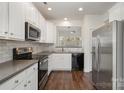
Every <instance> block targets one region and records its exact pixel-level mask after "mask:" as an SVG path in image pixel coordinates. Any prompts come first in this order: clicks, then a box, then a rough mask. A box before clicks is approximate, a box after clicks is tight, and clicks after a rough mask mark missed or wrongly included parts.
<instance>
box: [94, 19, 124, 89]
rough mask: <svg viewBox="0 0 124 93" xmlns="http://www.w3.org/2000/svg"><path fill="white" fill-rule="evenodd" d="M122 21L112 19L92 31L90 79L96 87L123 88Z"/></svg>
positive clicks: (123, 24)
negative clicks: (112, 20)
mask: <svg viewBox="0 0 124 93" xmlns="http://www.w3.org/2000/svg"><path fill="white" fill-rule="evenodd" d="M123 28H124V22H120V21H114V22H111V23H107V24H105V25H104V26H102V27H100V28H98V29H96V30H94V31H93V32H92V81H93V83H94V86H95V87H96V89H124V85H122V83H123V82H122V81H121V79H123V30H124V29H123Z"/></svg>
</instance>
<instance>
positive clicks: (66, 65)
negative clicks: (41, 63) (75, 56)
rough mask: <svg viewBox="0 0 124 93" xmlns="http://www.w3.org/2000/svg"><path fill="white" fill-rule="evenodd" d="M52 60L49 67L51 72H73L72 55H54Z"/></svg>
mask: <svg viewBox="0 0 124 93" xmlns="http://www.w3.org/2000/svg"><path fill="white" fill-rule="evenodd" d="M51 56H52V60H51V62H50V65H48V66H49V67H48V68H50V69H51V70H69V71H70V70H71V62H72V61H71V60H72V59H71V54H63V53H62V54H52V55H51Z"/></svg>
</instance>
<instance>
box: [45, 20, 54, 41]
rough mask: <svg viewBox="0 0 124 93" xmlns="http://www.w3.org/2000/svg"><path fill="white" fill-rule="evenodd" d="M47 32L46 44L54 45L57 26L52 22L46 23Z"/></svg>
mask: <svg viewBox="0 0 124 93" xmlns="http://www.w3.org/2000/svg"><path fill="white" fill-rule="evenodd" d="M46 26H47V30H46V43H54V36H55V26H54V24H53V23H52V22H50V21H47V22H46Z"/></svg>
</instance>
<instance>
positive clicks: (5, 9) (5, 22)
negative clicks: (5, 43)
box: [0, 3, 8, 38]
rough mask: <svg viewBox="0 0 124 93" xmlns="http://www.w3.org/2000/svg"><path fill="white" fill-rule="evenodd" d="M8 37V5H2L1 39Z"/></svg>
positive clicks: (0, 17)
mask: <svg viewBox="0 0 124 93" xmlns="http://www.w3.org/2000/svg"><path fill="white" fill-rule="evenodd" d="M7 35H8V3H0V38H6V37H7Z"/></svg>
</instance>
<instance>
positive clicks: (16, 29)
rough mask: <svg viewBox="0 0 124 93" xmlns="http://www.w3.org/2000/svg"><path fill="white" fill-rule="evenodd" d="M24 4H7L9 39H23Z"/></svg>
mask: <svg viewBox="0 0 124 93" xmlns="http://www.w3.org/2000/svg"><path fill="white" fill-rule="evenodd" d="M24 22H25V14H24V3H17V2H16V3H9V38H11V39H16V40H18V39H19V40H24V39H25V24H24Z"/></svg>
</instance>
